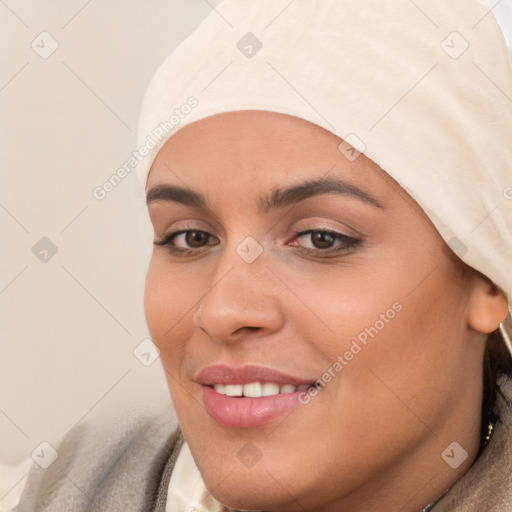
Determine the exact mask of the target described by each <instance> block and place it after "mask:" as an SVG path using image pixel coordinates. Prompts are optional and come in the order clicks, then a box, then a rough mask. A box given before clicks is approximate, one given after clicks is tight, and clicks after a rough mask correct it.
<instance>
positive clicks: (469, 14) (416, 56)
mask: <svg viewBox="0 0 512 512" xmlns="http://www.w3.org/2000/svg"><path fill="white" fill-rule="evenodd" d="M490 14H491V11H490V9H489V7H488V6H487V5H486V4H485V1H484V0H428V1H426V0H425V1H420V0H418V1H416V2H411V1H410V0H393V1H392V2H375V1H373V0H336V1H326V0H294V1H293V2H285V3H282V2H279V1H276V0H258V1H248V0H226V1H224V2H221V3H220V4H219V5H218V6H217V8H216V9H215V10H214V11H212V12H211V13H210V15H209V16H208V17H207V18H206V19H205V20H204V21H203V22H202V23H201V24H200V25H199V27H198V28H197V30H196V31H195V32H194V33H192V35H191V36H189V37H188V38H187V39H186V40H185V41H183V43H181V44H180V45H179V46H178V48H177V49H176V50H175V51H173V53H172V54H171V55H170V56H169V57H168V58H167V59H166V60H165V61H164V62H163V64H162V65H161V66H160V67H159V69H158V70H157V72H156V73H155V75H154V77H153V79H152V80H151V82H150V85H149V87H148V90H147V92H146V96H145V99H144V102H143V105H142V110H141V114H140V118H139V129H138V143H137V144H138V145H137V147H138V148H139V149H138V151H139V153H140V154H141V155H144V157H143V158H141V162H140V165H139V167H138V175H139V178H140V181H141V183H142V184H143V185H145V184H146V179H147V176H148V173H149V171H150V168H151V165H152V163H153V161H154V159H155V156H156V154H157V153H158V151H159V150H160V148H161V147H162V146H163V145H164V144H165V142H166V141H167V140H168V139H169V138H170V137H171V136H172V135H173V134H175V133H176V132H177V131H179V130H180V129H182V128H183V127H184V126H186V125H188V124H190V123H192V122H195V121H198V120H200V119H202V118H205V117H207V116H210V115H214V114H217V113H221V112H229V111H237V110H268V111H273V112H280V113H283V114H288V115H292V116H297V117H299V118H302V119H305V120H307V121H310V122H312V123H315V124H317V125H319V126H321V127H323V128H325V129H326V130H329V131H330V132H332V133H334V134H335V135H337V136H339V137H340V138H341V139H344V140H345V141H346V142H345V143H344V144H341V145H340V151H342V152H345V155H346V156H347V158H356V157H357V155H358V154H359V152H362V153H364V154H365V155H366V156H367V157H369V158H370V159H371V160H373V161H374V162H375V163H376V164H378V165H379V166H380V167H381V168H382V169H383V170H384V171H386V172H387V173H388V174H389V175H390V176H391V177H392V178H394V179H395V180H396V181H397V182H398V183H399V184H400V185H401V186H402V187H403V188H404V189H405V190H406V191H407V192H408V193H409V194H410V195H411V196H412V197H413V198H414V199H415V200H416V202H417V203H418V204H419V205H420V207H421V208H422V209H423V210H424V211H425V213H426V214H427V216H428V217H429V218H430V219H431V220H432V222H433V224H434V225H435V226H436V228H437V230H438V231H439V233H440V234H441V236H442V237H443V238H444V240H445V241H446V242H447V244H448V246H449V247H450V248H451V249H452V250H453V251H454V252H455V253H456V254H457V256H458V257H460V258H461V259H462V260H463V261H464V262H465V263H466V264H468V265H469V266H470V267H473V268H475V269H476V270H478V271H480V272H481V273H482V274H484V275H485V276H487V277H488V278H489V279H490V280H491V281H493V282H494V283H495V284H496V285H497V286H499V287H500V288H501V289H502V290H503V291H504V293H505V295H506V297H507V299H508V301H509V309H510V304H511V303H512V302H511V300H512V299H511V297H512V64H511V60H510V55H509V53H508V48H507V44H506V41H505V38H504V36H503V33H502V31H501V30H500V26H499V24H498V22H497V21H496V19H495V17H494V16H493V15H490ZM348 144H350V146H348ZM141 150H142V152H141Z"/></svg>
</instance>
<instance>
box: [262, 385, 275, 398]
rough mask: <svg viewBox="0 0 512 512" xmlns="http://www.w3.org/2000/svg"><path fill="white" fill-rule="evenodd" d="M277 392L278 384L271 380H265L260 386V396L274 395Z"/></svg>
mask: <svg viewBox="0 0 512 512" xmlns="http://www.w3.org/2000/svg"><path fill="white" fill-rule="evenodd" d="M278 394H279V385H278V384H274V383H273V382H265V383H264V384H263V386H262V387H261V396H274V395H278Z"/></svg>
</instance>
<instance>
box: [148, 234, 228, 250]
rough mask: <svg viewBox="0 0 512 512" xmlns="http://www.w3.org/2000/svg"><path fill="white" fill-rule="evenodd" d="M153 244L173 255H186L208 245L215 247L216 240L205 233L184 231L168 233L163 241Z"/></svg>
mask: <svg viewBox="0 0 512 512" xmlns="http://www.w3.org/2000/svg"><path fill="white" fill-rule="evenodd" d="M210 239H211V240H210ZM212 242H213V243H212ZM153 243H154V244H155V245H162V246H167V248H168V249H169V251H171V252H174V253H186V252H192V251H194V249H201V248H202V247H205V246H208V245H217V243H218V240H216V238H215V237H213V236H212V235H210V233H207V232H206V231H200V230H198V229H184V230H181V231H176V232H174V233H170V234H169V235H167V236H166V237H164V238H163V239H161V240H155V241H154V242H153Z"/></svg>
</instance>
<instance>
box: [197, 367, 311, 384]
mask: <svg viewBox="0 0 512 512" xmlns="http://www.w3.org/2000/svg"><path fill="white" fill-rule="evenodd" d="M194 380H195V381H196V382H199V384H203V385H205V386H213V385H214V384H249V383H250V382H258V381H261V382H275V383H276V384H279V385H283V384H293V385H294V386H303V385H306V384H308V385H311V384H313V383H314V382H315V380H316V379H309V380H306V379H302V378H299V377H296V376H294V375H290V374H287V373H285V372H283V371H281V370H275V369H273V368H267V367H265V366H258V365H244V366H238V367H235V366H228V365H227V364H212V365H210V366H207V367H206V368H203V369H202V370H201V371H200V372H199V373H198V374H197V375H196V377H195V379H194Z"/></svg>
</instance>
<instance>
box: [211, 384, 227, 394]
mask: <svg viewBox="0 0 512 512" xmlns="http://www.w3.org/2000/svg"><path fill="white" fill-rule="evenodd" d="M213 387H214V388H215V391H217V393H220V394H221V395H225V394H226V384H215V386H213Z"/></svg>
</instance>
